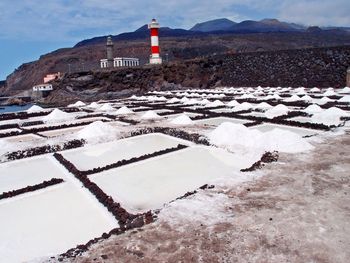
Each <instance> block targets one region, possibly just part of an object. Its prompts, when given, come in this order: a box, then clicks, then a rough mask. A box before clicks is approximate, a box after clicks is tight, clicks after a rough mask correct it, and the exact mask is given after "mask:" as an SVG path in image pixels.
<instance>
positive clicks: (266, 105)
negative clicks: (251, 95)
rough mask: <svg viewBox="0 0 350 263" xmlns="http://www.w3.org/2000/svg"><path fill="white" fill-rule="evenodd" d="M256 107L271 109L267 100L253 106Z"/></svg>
mask: <svg viewBox="0 0 350 263" xmlns="http://www.w3.org/2000/svg"><path fill="white" fill-rule="evenodd" d="M255 108H256V109H262V110H264V109H271V108H272V106H271V105H270V104H268V103H267V102H261V103H259V104H258V105H256V106H255Z"/></svg>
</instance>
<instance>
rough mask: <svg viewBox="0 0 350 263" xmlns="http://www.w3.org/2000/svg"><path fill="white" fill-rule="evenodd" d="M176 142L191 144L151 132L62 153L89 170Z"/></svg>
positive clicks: (83, 168)
mask: <svg viewBox="0 0 350 263" xmlns="http://www.w3.org/2000/svg"><path fill="white" fill-rule="evenodd" d="M178 144H186V145H191V144H192V143H191V142H189V141H184V140H181V139H178V138H175V137H171V136H167V135H164V134H160V133H152V134H146V135H141V136H136V137H131V138H127V139H122V140H117V141H114V142H108V143H102V144H98V145H92V146H86V147H83V148H79V149H74V150H69V151H64V152H62V154H63V156H64V157H65V158H67V159H68V160H69V161H71V162H72V163H73V164H74V165H76V167H77V168H78V169H80V170H89V169H92V168H95V167H101V166H105V165H108V164H112V163H115V162H118V161H120V160H123V159H130V158H132V157H139V156H142V155H144V154H149V153H153V152H155V151H160V150H164V149H167V148H172V147H176V146H177V145H178Z"/></svg>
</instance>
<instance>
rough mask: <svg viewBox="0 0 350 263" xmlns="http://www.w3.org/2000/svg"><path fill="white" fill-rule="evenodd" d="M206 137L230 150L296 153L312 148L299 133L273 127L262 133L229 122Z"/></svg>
mask: <svg viewBox="0 0 350 263" xmlns="http://www.w3.org/2000/svg"><path fill="white" fill-rule="evenodd" d="M208 138H209V140H210V142H211V143H212V144H214V145H216V146H219V147H223V148H226V149H229V150H231V151H235V150H236V149H242V147H244V148H246V150H247V151H250V152H256V151H260V152H264V151H274V150H276V151H280V152H287V153H296V152H303V151H308V150H311V149H312V148H313V146H312V145H311V144H309V143H308V142H307V141H306V140H305V139H303V138H302V137H301V136H300V135H298V134H296V133H293V132H290V131H287V130H283V129H273V130H272V131H268V132H264V133H263V132H260V131H258V130H256V129H249V128H247V127H245V126H244V125H242V124H235V123H231V122H224V123H222V124H221V125H220V126H219V127H217V128H216V129H215V130H214V131H212V132H211V133H210V134H209V135H208Z"/></svg>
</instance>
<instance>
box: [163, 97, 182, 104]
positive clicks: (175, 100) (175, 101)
mask: <svg viewBox="0 0 350 263" xmlns="http://www.w3.org/2000/svg"><path fill="white" fill-rule="evenodd" d="M179 101H180V100H179V99H178V98H172V99H170V100H167V102H166V103H177V102H179Z"/></svg>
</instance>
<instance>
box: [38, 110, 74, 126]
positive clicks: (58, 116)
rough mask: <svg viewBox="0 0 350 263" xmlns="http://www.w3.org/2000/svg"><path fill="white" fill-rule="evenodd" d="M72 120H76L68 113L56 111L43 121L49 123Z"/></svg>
mask: <svg viewBox="0 0 350 263" xmlns="http://www.w3.org/2000/svg"><path fill="white" fill-rule="evenodd" d="M72 119H74V116H73V115H71V114H69V113H67V112H64V111H61V110H59V109H54V110H53V111H52V112H51V113H50V114H48V115H47V116H45V117H43V121H44V122H48V123H52V122H62V121H67V120H72Z"/></svg>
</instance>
